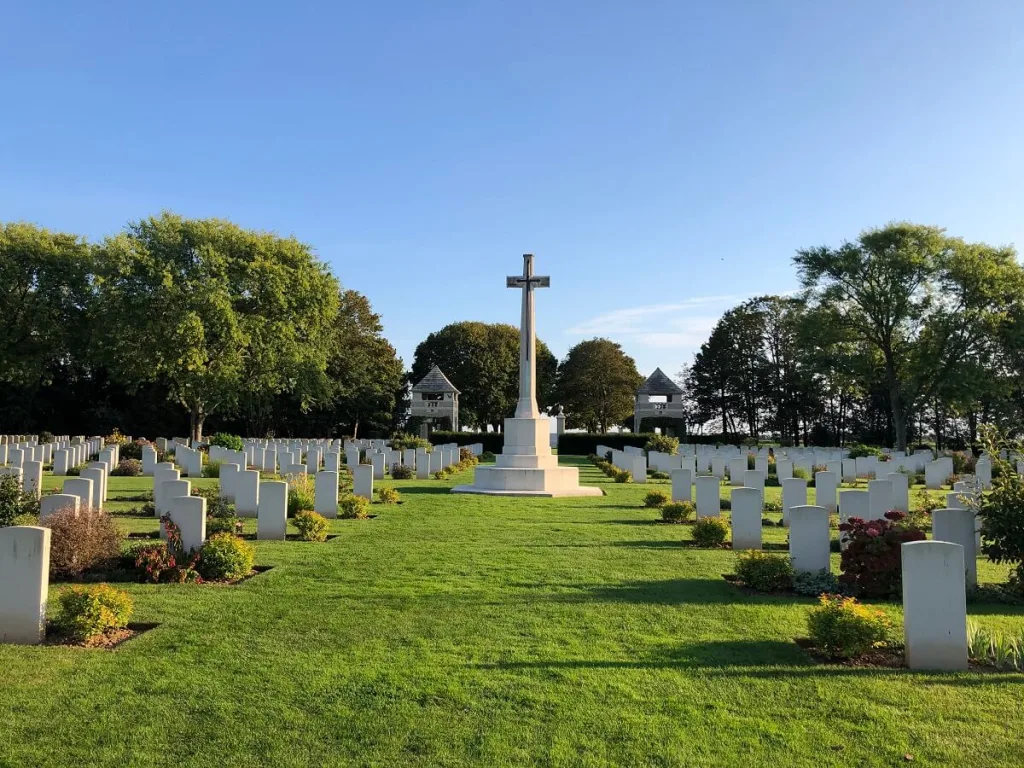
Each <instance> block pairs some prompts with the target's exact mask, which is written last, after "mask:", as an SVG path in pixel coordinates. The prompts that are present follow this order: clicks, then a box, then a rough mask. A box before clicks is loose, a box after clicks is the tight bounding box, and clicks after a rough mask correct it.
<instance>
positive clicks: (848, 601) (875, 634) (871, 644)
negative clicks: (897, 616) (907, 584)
mask: <svg viewBox="0 0 1024 768" xmlns="http://www.w3.org/2000/svg"><path fill="white" fill-rule="evenodd" d="M890 626H891V625H890V622H889V619H888V618H887V617H886V615H885V614H884V613H882V612H881V611H876V610H872V609H870V608H868V607H867V606H865V605H861V604H860V603H858V602H857V600H856V599H855V598H852V597H841V596H839V595H822V596H821V598H820V603H819V605H818V606H816V607H814V608H811V610H810V612H809V613H808V615H807V632H808V634H809V635H810V637H811V641H812V642H813V643H814V646H815V648H817V649H819V650H820V651H822V652H823V653H825V654H827V655H829V656H832V657H833V658H839V659H852V658H856V657H857V656H861V655H862V654H864V653H866V652H867V651H869V650H871V649H872V648H876V647H878V646H880V645H884V644H885V643H886V641H887V640H888V638H889V630H890Z"/></svg>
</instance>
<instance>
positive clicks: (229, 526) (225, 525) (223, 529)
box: [206, 508, 242, 536]
mask: <svg viewBox="0 0 1024 768" xmlns="http://www.w3.org/2000/svg"><path fill="white" fill-rule="evenodd" d="M241 532H242V521H241V520H240V519H239V518H238V517H237V516H236V515H235V510H234V509H231V508H228V509H227V510H226V512H224V513H222V514H217V515H213V516H207V520H206V535H207V536H213V535H214V534H216V533H230V534H232V535H238V534H240V533H241Z"/></svg>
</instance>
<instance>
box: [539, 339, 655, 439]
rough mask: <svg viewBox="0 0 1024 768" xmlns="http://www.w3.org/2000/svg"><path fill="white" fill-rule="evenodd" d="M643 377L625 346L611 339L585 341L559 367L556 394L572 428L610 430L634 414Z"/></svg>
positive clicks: (567, 355)
mask: <svg viewBox="0 0 1024 768" xmlns="http://www.w3.org/2000/svg"><path fill="white" fill-rule="evenodd" d="M643 380H644V378H643V376H641V375H640V373H639V371H637V369H636V362H635V361H634V360H633V358H631V357H630V356H629V355H627V354H626V353H625V352H623V351H622V347H621V346H620V345H618V344H616V343H615V342H614V341H610V340H608V339H591V340H589V341H581V342H580V343H579V344H577V345H576V346H574V347H573V348H572V349H570V350H569V352H568V354H566V356H565V359H564V360H562V363H561V365H559V366H558V385H557V387H556V397H557V400H558V402H559V403H560V404H561V405H563V406H564V407H565V410H566V423H567V425H568V426H569V427H570V428H579V427H583V428H585V429H587V430H588V431H589V432H601V433H602V434H603V433H605V432H607V431H608V427H610V426H611V425H613V424H618V423H620V422H622V421H624V420H625V419H626V418H628V417H629V416H630V415H631V414H632V413H633V406H634V399H635V396H636V390H637V387H639V386H640V385H641V384H642V383H643Z"/></svg>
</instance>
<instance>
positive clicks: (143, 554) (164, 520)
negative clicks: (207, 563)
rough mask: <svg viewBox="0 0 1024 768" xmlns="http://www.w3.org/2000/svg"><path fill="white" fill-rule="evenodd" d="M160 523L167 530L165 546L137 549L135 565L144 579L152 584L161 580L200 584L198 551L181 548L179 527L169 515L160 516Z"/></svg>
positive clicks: (201, 578) (201, 580) (201, 579)
mask: <svg viewBox="0 0 1024 768" xmlns="http://www.w3.org/2000/svg"><path fill="white" fill-rule="evenodd" d="M160 523H161V524H162V525H163V527H164V530H165V531H166V532H167V546H162V545H154V546H152V547H145V548H143V549H141V550H139V553H138V555H136V557H135V567H136V568H138V569H139V570H141V571H142V572H143V574H144V578H145V580H146V581H149V582H152V583H154V584H157V583H159V582H161V581H168V582H174V583H177V584H184V583H186V582H192V583H195V584H202V582H203V577H202V576H200V575H199V571H198V569H197V567H196V566H197V565H198V564H199V553H198V552H188V553H186V552H185V551H184V550H183V548H182V546H181V529H180V528H178V526H177V525H175V524H174V523H173V522H172V521H171V518H170V515H164V516H163V517H161V518H160Z"/></svg>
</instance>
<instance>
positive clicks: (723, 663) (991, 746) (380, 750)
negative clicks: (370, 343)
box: [0, 457, 1024, 766]
mask: <svg viewBox="0 0 1024 768" xmlns="http://www.w3.org/2000/svg"><path fill="white" fill-rule="evenodd" d="M562 461H563V462H572V463H577V464H579V465H580V466H581V473H582V475H583V479H584V482H587V483H590V484H599V485H601V487H603V488H604V489H605V490H606V491H607V493H608V495H607V496H604V497H601V498H588V499H567V500H539V499H538V500H530V499H496V498H486V497H474V496H453V495H449V494H448V493H447V492H446V491H447V488H448V487H449V486H450V485H453V484H456V483H462V482H466V481H468V480H469V478H470V474H471V473H469V472H467V473H463V474H461V475H459V476H456V477H453V478H452V479H451V480H450V481H446V482H438V481H433V480H431V481H418V480H409V481H403V482H397V483H394V485H395V486H397V487H399V488H400V489H401V491H402V494H403V498H404V501H405V503H404V504H402V505H400V506H387V507H385V506H381V505H375V506H374V512H375V513H377V514H378V517H377V518H376V519H374V520H367V521H335V522H333V523H332V525H331V532H332V533H335V534H338V538H335V539H333V540H331V541H329V542H327V543H324V544H306V543H299V542H285V543H271V542H257V543H256V547H257V553H258V556H257V563H258V564H259V565H271V566H274V568H273V570H271V571H269V572H267V573H265V574H262V575H260V576H257V577H255V578H253V579H251V580H249V581H247V582H244V583H243V584H241V585H239V586H234V587H220V586H201V587H189V586H170V585H161V586H150V585H143V584H127V585H124V586H125V588H126V589H128V590H129V592H131V594H132V596H133V597H134V598H135V601H136V619H137V620H138V621H143V622H159V623H160V626H159V627H158V628H157V629H155V630H153V631H151V632H148V633H146V634H144V635H142V636H140V637H138V638H136V639H134V640H132V641H130V642H128V643H127V644H125V645H123V646H122V647H120V648H119V649H117V650H116V651H98V650H97V651H94V650H88V651H87V650H77V649H65V648H56V647H46V648H25V647H14V646H3V647H0V764H3V765H10V766H25V765H71V764H85V765H132V766H145V765H173V766H180V765H203V766H205V765H223V766H252V765H267V766H292V765H295V766H298V765H379V766H393V765H423V766H448V765H486V766H520V765H529V764H538V765H573V766H575V765H651V766H664V765H685V766H694V765H748V766H749V765H768V764H773V765H776V766H826V765H894V764H897V763H902V762H903V760H904V755H905V754H910V755H912V756H913V757H914V761H915V762H916V763H917V764H922V765H957V766H990V765H1017V764H1020V760H1021V748H1022V740H1021V735H1020V734H1021V716H1020V714H1019V701H1020V695H1021V691H1022V683H1024V676H1022V675H996V674H980V673H964V674H935V673H911V672H908V671H900V670H884V671H879V670H866V669H852V668H837V667H825V666H821V665H818V664H815V663H814V662H813V661H812V660H811V659H810V658H809V657H808V656H807V655H806V654H805V653H804V652H803V651H802V650H801V649H800V648H798V647H797V646H796V645H795V644H794V643H793V638H794V637H796V636H799V635H802V634H804V631H805V630H804V621H805V615H806V610H807V607H808V606H809V605H810V604H811V603H812V601H811V600H797V599H790V598H781V597H758V596H751V595H746V594H743V593H741V592H740V591H738V590H737V589H736V588H735V587H733V586H732V585H730V584H728V583H727V582H725V581H724V580H723V579H722V578H721V575H722V574H723V573H728V572H730V571H731V570H732V564H733V559H734V556H733V555H732V553H730V552H728V551H724V550H723V551H703V550H696V549H693V548H690V547H686V546H684V545H683V543H682V540H683V539H685V538H688V537H689V529H688V528H687V527H686V526H669V525H661V524H657V523H656V522H654V521H655V519H656V518H657V516H658V515H657V512H656V511H653V510H646V509H643V508H641V498H642V496H643V494H644V493H645V492H646V490H648V489H649V486H648V487H645V486H643V485H616V484H613V483H610V482H608V481H606V480H605V478H603V477H602V476H600V474H599V473H598V472H597V471H596V470H594V469H593V468H591V467H589V465H586V464H585V462H583V461H582V460H579V459H576V458H574V457H562ZM48 482H50V483H56V482H57V481H54V480H53V479H48ZM200 482H202V483H209V484H213V483H215V482H216V481H213V480H209V481H200ZM148 484H149V481H147V480H136V479H113V480H112V481H111V486H110V487H111V492H112V495H116V494H119V493H120V494H122V495H126V494H127V493H129V492H134V493H138V492H139V491H140V490H141V489H143V488H146V487H148ZM778 492H779V491H778V489H768V492H767V497H768V499H769V500H771V499H773V498H774V494H778ZM139 504H141V502H118V501H113V502H112V503H111V504H110V507H111V509H112V510H113V511H115V512H117V513H119V518H118V519H119V520H120V522H121V524H123V525H124V526H125V528H126V529H131V530H155V527H156V522H155V521H154V520H153V519H152V518H141V517H129V516H126V515H125V514H124V512H125V510H126V509H128V508H130V507H132V506H136V505H139ZM765 537H766V540H768V541H774V542H784V541H785V531H784V530H783V529H781V528H766V529H765ZM1004 574H1005V569H1002V568H997V567H995V566H991V565H987V564H986V565H985V566H984V567H983V568H982V570H981V578H982V580H997V579H1000V578H1002V577H1003V575H1004ZM57 588H59V587H54V589H57ZM885 609H886V610H887V611H888V612H890V613H891V614H892V615H893V616H894V618H896V619H897V620H898V619H899V615H900V610H899V607H898V606H896V605H887V606H885ZM970 609H971V612H972V613H973V614H975V615H976V618H977V620H979V621H980V622H981V623H982V624H983V625H985V626H991V627H1000V628H1004V629H1009V628H1016V629H1019V628H1021V627H1022V626H1024V611H1022V610H1020V609H1016V608H1009V607H1006V606H1001V605H972V606H971V608H970Z"/></svg>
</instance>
